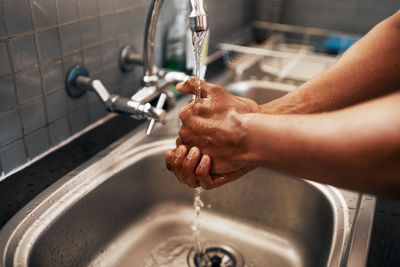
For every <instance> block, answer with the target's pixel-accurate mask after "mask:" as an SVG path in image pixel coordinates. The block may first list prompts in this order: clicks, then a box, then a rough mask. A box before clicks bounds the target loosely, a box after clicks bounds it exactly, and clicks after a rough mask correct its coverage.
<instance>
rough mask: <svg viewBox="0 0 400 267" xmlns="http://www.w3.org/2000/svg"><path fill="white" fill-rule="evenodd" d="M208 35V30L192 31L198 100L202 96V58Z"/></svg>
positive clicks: (196, 96) (196, 97) (196, 98)
mask: <svg viewBox="0 0 400 267" xmlns="http://www.w3.org/2000/svg"><path fill="white" fill-rule="evenodd" d="M206 35H207V31H202V32H192V43H193V53H194V62H195V66H194V76H195V77H196V79H197V86H196V94H195V100H196V102H198V101H200V98H201V88H200V79H201V78H202V77H201V75H202V73H201V72H202V71H201V58H202V52H203V45H204V40H205V37H206Z"/></svg>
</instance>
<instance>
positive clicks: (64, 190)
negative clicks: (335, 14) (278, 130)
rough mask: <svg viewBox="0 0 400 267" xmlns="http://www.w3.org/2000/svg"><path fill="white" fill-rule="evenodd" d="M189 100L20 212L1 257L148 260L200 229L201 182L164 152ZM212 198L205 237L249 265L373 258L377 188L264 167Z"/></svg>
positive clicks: (83, 262) (10, 261) (110, 262)
mask: <svg viewBox="0 0 400 267" xmlns="http://www.w3.org/2000/svg"><path fill="white" fill-rule="evenodd" d="M289 87H290V86H289ZM289 87H288V86H285V85H280V84H273V83H268V82H255V81H248V82H242V83H234V84H231V85H229V86H227V88H229V89H230V90H232V92H234V93H236V94H240V95H244V96H248V97H252V98H254V99H256V100H261V101H265V100H270V99H273V98H276V97H278V96H280V95H283V94H285V93H286V92H287V91H288V90H291V87H290V88H289ZM186 101H187V99H182V100H181V101H179V104H178V107H177V108H176V109H174V110H173V111H171V112H170V113H169V114H168V123H167V126H166V127H158V128H156V129H155V131H154V133H153V135H152V136H151V137H150V138H149V137H146V136H145V135H144V126H143V127H141V128H139V129H137V130H135V131H133V132H132V133H131V134H130V135H128V136H127V137H125V138H123V139H121V140H119V141H117V142H116V143H115V144H113V145H112V146H110V147H109V148H107V149H106V150H105V151H103V152H101V153H100V154H98V155H97V156H95V157H94V158H93V159H92V160H90V161H89V162H87V163H85V164H84V165H82V166H80V167H79V168H78V169H76V170H74V171H73V172H71V173H70V174H68V175H67V176H65V177H63V178H62V179H61V180H59V181H58V182H57V183H56V184H54V185H52V186H51V187H50V188H48V189H47V190H46V191H44V192H43V193H42V194H40V195H39V196H38V197H36V198H35V199H34V200H33V201H31V202H30V203H29V204H28V205H27V206H26V207H25V208H24V209H22V210H21V211H20V212H19V213H18V214H17V215H16V216H14V217H13V218H12V219H11V220H10V221H9V222H8V224H7V225H6V226H5V227H4V228H3V230H2V232H1V233H0V253H1V254H0V255H1V261H0V266H87V265H89V266H144V265H145V263H146V262H148V260H149V258H150V257H151V251H152V250H154V248H156V247H157V246H158V245H159V244H161V243H162V242H164V241H165V240H168V239H169V238H173V237H179V236H191V235H192V232H191V228H190V224H191V221H192V220H193V218H194V210H193V207H192V205H193V190H192V189H189V188H187V187H185V186H183V185H181V184H180V183H179V182H178V181H177V180H176V178H175V177H174V176H173V175H172V174H171V173H170V172H169V171H167V170H166V168H165V162H164V152H165V151H166V150H167V149H171V148H173V147H174V144H175V137H176V135H177V131H178V126H179V123H178V120H177V115H176V112H177V110H178V109H179V106H182V105H184V103H185V102H186ZM203 200H204V202H205V203H206V204H211V208H205V209H203V211H202V218H203V223H202V225H201V238H202V239H203V240H205V241H206V242H208V243H209V244H220V246H226V247H231V248H233V249H234V250H235V251H237V252H238V253H239V254H240V255H241V256H240V257H242V259H243V261H244V264H245V265H244V266H247V267H250V266H252V267H255V266H257V267H260V266H261V267H264V266H279V267H284V266H345V265H346V264H349V263H351V262H357V263H361V264H363V262H365V257H366V255H367V251H368V240H369V231H370V229H371V225H372V214H373V207H374V198H373V197H371V196H361V195H359V194H357V193H354V192H349V191H345V190H340V189H337V188H334V187H331V186H327V185H322V184H318V183H314V182H309V181H306V180H302V179H299V178H294V177H289V176H287V175H284V174H282V173H278V172H275V171H272V170H269V169H261V168H260V169H257V170H256V171H253V172H251V173H249V174H247V175H246V176H245V177H243V178H241V179H239V180H238V181H236V182H233V183H231V184H228V185H225V186H223V187H220V188H216V189H213V190H210V191H206V192H204V193H203ZM363 205H364V206H363ZM360 233H361V234H360ZM193 245H194V243H193ZM190 260H191V259H188V261H190ZM185 265H187V264H186V263H185V264H183V265H179V266H185ZM237 266H239V265H237ZM357 266H360V265H357ZM177 267H178V266H177Z"/></svg>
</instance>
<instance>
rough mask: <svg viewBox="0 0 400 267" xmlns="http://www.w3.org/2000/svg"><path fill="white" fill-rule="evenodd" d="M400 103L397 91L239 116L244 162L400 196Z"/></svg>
mask: <svg viewBox="0 0 400 267" xmlns="http://www.w3.org/2000/svg"><path fill="white" fill-rule="evenodd" d="M399 103H400V93H396V94H392V95H390V96H389V97H384V98H381V99H377V100H374V101H369V102H366V103H364V104H360V105H356V106H354V107H351V108H347V109H343V110H340V111H335V112H330V113H325V114H310V115H266V114H243V115H240V117H241V119H242V121H243V129H244V131H245V132H246V134H245V137H244V138H243V156H242V157H241V160H242V162H241V164H243V162H245V163H247V164H251V165H258V166H260V165H262V166H267V167H270V168H274V169H277V170H280V171H283V172H286V173H289V174H292V175H295V176H299V177H304V178H307V179H312V180H315V181H317V182H322V183H328V184H332V185H334V186H339V187H344V188H348V189H354V190H360V191H367V192H372V193H384V194H392V195H394V194H397V195H399V194H400V118H399V116H398V114H400V104H399ZM371 110H373V111H374V112H371ZM366 114H368V115H367V116H368V117H366ZM260 122H261V123H260Z"/></svg>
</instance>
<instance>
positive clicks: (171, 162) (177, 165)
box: [165, 145, 187, 184]
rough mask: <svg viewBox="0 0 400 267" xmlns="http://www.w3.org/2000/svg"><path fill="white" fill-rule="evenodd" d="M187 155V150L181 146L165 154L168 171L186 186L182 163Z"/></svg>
mask: <svg viewBox="0 0 400 267" xmlns="http://www.w3.org/2000/svg"><path fill="white" fill-rule="evenodd" d="M186 155H187V148H186V146H184V145H180V146H179V147H177V148H176V149H174V150H170V151H167V152H165V162H166V166H167V169H168V170H170V171H172V172H173V173H174V174H175V176H176V177H177V178H178V180H179V182H180V183H182V184H186V178H185V174H184V173H183V171H182V161H183V160H184V159H185V157H186Z"/></svg>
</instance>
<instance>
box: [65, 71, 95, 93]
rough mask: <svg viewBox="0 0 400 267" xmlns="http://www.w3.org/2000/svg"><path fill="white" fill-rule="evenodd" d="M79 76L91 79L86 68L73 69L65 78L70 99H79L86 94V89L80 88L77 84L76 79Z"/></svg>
mask: <svg viewBox="0 0 400 267" xmlns="http://www.w3.org/2000/svg"><path fill="white" fill-rule="evenodd" d="M79 76H85V77H88V78H89V77H90V75H89V71H88V70H87V69H86V68H85V67H83V66H79V65H77V66H74V67H73V68H71V69H70V70H69V72H68V73H67V77H66V78H65V87H66V89H67V93H68V95H69V96H70V97H73V98H78V97H81V96H82V95H84V94H85V93H86V89H85V88H83V87H80V86H78V85H77V83H76V79H77V78H78V77H79Z"/></svg>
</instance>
